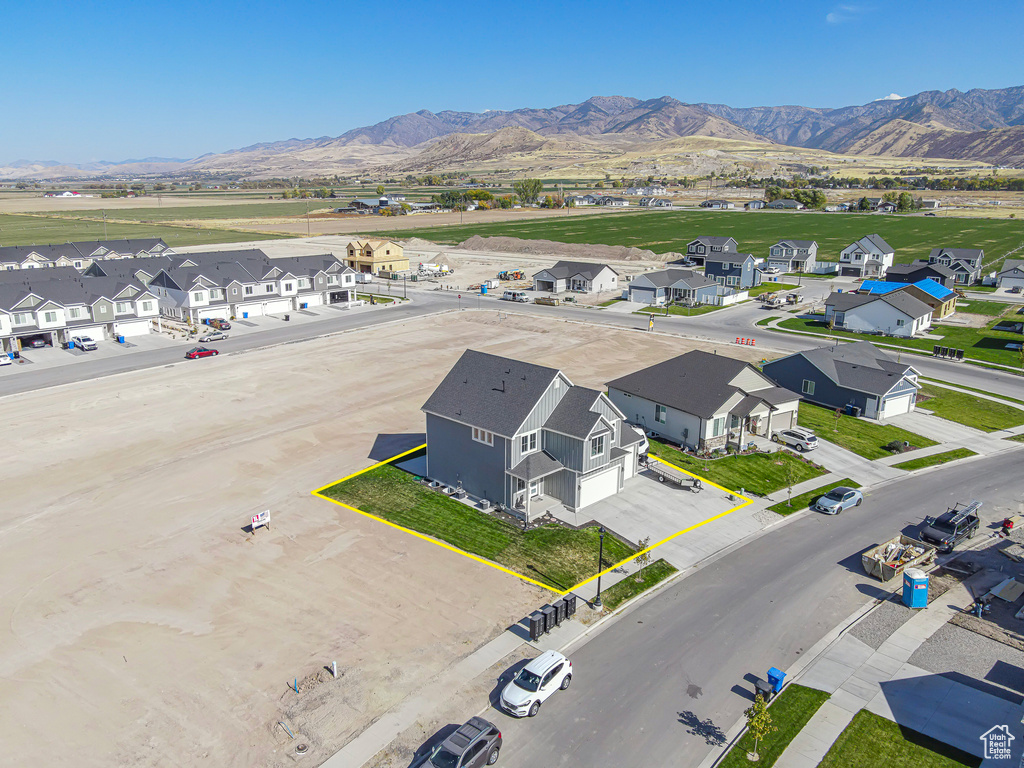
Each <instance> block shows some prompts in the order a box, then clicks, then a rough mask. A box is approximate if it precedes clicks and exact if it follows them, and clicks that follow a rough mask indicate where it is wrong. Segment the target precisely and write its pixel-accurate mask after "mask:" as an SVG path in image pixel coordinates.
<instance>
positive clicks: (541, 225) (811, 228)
mask: <svg viewBox="0 0 1024 768" xmlns="http://www.w3.org/2000/svg"><path fill="white" fill-rule="evenodd" d="M466 218H467V219H468V218H470V214H467V216H466ZM871 232H877V233H878V234H880V235H881V236H882V237H883V238H885V240H886V242H888V243H889V244H890V245H892V246H893V248H895V249H896V261H897V262H899V263H909V262H911V261H913V260H914V259H919V258H920V259H923V258H926V257H927V256H928V253H929V252H930V251H931V249H932V248H933V247H935V244H936V243H962V244H964V245H970V246H971V247H972V248H984V249H985V251H986V253H987V255H988V258H989V260H990V261H991V262H993V263H996V262H998V263H1002V258H1003V254H1005V253H1006V252H1007V251H1009V250H1011V249H1013V248H1016V247H1017V246H1018V245H1020V243H1021V241H1022V240H1024V222H1021V221H1018V220H1008V219H961V218H948V219H947V218H942V217H934V218H933V217H923V216H870V217H869V216H862V215H858V214H847V213H794V212H786V211H758V212H756V213H750V212H746V211H736V212H731V211H671V212H653V211H637V212H629V213H616V214H594V215H588V216H571V217H565V218H558V219H545V220H524V221H521V222H500V223H492V224H473V223H470V224H466V225H464V226H460V227H430V228H424V229H413V230H397V231H393V232H375V233H373V234H374V236H375V237H401V238H406V237H423V238H426V239H428V240H431V241H433V242H436V243H460V242H462V241H463V240H466V239H467V238H469V237H472V236H473V235H483V236H487V235H492V236H493V235H503V236H507V237H522V238H527V239H537V238H541V239H547V240H556V241H559V242H563V243H603V244H607V245H628V246H635V247H637V248H650V249H651V250H653V251H655V252H656V253H666V252H668V251H675V252H678V253H685V252H686V244H687V243H688V242H690V241H691V240H693V239H694V238H695V237H698V236H699V235H731V236H732V237H735V238H736V240H737V242H738V243H739V248H740V251H742V252H750V253H754V254H756V255H765V254H767V251H768V248H769V247H770V246H771V245H773V244H774V243H776V242H778V241H779V240H780V239H782V238H792V237H796V238H803V239H808V240H815V241H817V243H818V258H819V259H822V260H831V261H835V260H837V259H838V255H839V252H840V251H841V250H842V249H843V248H845V247H846V246H847V245H849V244H850V243H852V242H853V241H854V240H856V239H857V238H860V237H863V236H864V235H865V234H868V233H871Z"/></svg>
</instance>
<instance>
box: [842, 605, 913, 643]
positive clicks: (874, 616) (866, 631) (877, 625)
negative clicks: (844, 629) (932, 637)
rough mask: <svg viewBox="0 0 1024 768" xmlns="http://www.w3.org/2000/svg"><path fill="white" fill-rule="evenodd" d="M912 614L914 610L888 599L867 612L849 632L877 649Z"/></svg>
mask: <svg viewBox="0 0 1024 768" xmlns="http://www.w3.org/2000/svg"><path fill="white" fill-rule="evenodd" d="M913 615H914V611H912V610H911V609H910V608H907V607H906V606H905V605H903V603H900V602H896V601H895V600H889V601H888V602H885V603H882V604H881V605H880V606H878V607H877V608H875V610H873V611H872V612H871V613H869V614H868V615H867V616H866V617H865V618H864V620H863V621H861V622H860V623H858V624H857V625H856V626H855V627H854V628H853V629H851V630H850V634H851V635H853V636H854V637H856V638H857V639H858V640H860V641H861V642H862V643H864V644H865V645H869V646H871V647H872V648H874V649H875V650H876V651H877V650H878V647H879V646H880V645H881V644H882V643H884V642H885V641H886V640H888V639H889V635H891V634H892V633H893V632H895V631H896V630H897V629H899V628H900V627H902V626H903V624H904V623H906V622H907V621H910V619H911V617H912V616H913Z"/></svg>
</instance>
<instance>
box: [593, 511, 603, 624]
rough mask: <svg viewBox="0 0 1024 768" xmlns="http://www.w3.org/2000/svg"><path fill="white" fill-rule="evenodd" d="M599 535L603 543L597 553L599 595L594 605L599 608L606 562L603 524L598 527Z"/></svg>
mask: <svg viewBox="0 0 1024 768" xmlns="http://www.w3.org/2000/svg"><path fill="white" fill-rule="evenodd" d="M597 533H598V535H599V536H600V537H601V545H600V549H599V550H598V555H597V597H595V598H594V606H595V607H597V608H600V607H601V570H602V569H601V565H602V563H604V526H603V525H602V526H601V527H600V528H598V529H597Z"/></svg>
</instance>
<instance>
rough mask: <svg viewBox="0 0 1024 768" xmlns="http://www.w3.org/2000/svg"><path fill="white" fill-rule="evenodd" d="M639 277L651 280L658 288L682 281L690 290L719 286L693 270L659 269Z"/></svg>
mask: <svg viewBox="0 0 1024 768" xmlns="http://www.w3.org/2000/svg"><path fill="white" fill-rule="evenodd" d="M638 277H645V278H647V279H648V280H650V281H651V282H652V283H653V284H654V285H655V286H656V287H658V288H667V287H668V286H670V285H675V284H676V283H678V282H680V281H682V282H685V283H686V284H687V285H688V286H689V287H690V288H700V287H702V286H705V285H718V283H717V281H715V280H712V279H711V278H710V277H705V276H704V275H701V274H698V273H697V272H694V271H693V270H692V269H674V268H672V267H669V268H668V269H659V270H657V271H655V272H644V273H643V274H642V275H638Z"/></svg>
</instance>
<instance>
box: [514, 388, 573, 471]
mask: <svg viewBox="0 0 1024 768" xmlns="http://www.w3.org/2000/svg"><path fill="white" fill-rule="evenodd" d="M570 386H571V384H570V383H569V380H568V379H567V378H565V377H564V376H563V375H562V374H561V373H559V374H558V375H557V376H556V377H555V378H554V379H552V380H551V383H550V384H548V388H547V389H546V390H544V394H543V395H541V396H540V399H539V400H538V401H537V404H536V405H534V406H533V410H532V411H530V415H529V416H527V417H526V420H525V421H524V422H523V424H522V426H521V427H520V428H519V429H518V431H517V432H516V434H515V436H514V438H513V440H512V446H511V449H512V452H511V458H510V460H509V467H514V466H516V465H517V464H518V463H519V462H520V461H522V460H523V456H525V455H526V454H524V453H523V452H522V450H521V448H522V442H521V441H520V439H519V438H520V437H521V436H522V435H524V434H526V433H528V432H535V431H538V430H540V429H541V428H542V427H543V426H544V422H546V421H547V420H548V417H550V416H551V412H552V411H553V410H555V406H557V405H558V403H559V402H561V400H562V398H563V397H565V393H566V392H567V391H568V389H569V387H570ZM540 443H541V438H540V435H538V436H537V447H538V448H543V447H544V446H543V445H541V444H540Z"/></svg>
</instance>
